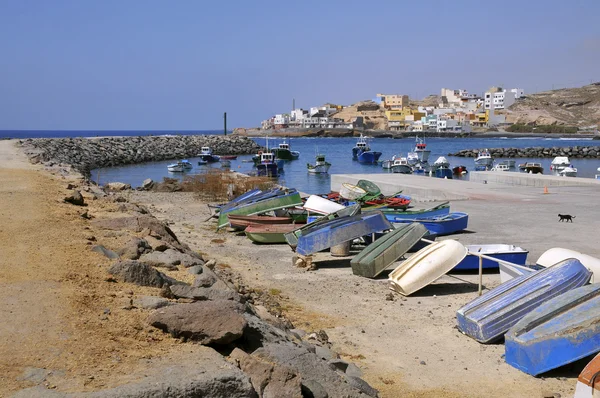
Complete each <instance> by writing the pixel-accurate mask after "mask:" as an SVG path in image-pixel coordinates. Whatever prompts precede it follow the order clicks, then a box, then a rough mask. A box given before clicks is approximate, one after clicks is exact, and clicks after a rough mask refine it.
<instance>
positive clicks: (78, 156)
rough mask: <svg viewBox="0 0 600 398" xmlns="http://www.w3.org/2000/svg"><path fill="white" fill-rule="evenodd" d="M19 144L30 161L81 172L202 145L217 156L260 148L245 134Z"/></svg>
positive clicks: (187, 152)
mask: <svg viewBox="0 0 600 398" xmlns="http://www.w3.org/2000/svg"><path fill="white" fill-rule="evenodd" d="M20 145H21V146H22V148H23V150H24V152H25V154H26V155H27V156H28V157H29V159H30V161H31V162H32V163H48V162H50V163H54V164H67V165H70V166H71V167H72V168H74V169H75V170H77V171H79V172H80V173H82V174H83V175H89V173H90V171H91V170H93V169H96V168H100V167H112V166H120V165H125V164H135V163H143V162H152V161H161V160H169V159H181V158H187V157H193V156H196V155H197V154H198V153H199V152H200V149H201V148H202V147H203V146H208V147H210V148H211V149H212V150H213V152H214V153H215V154H217V155H224V154H240V155H241V154H253V153H256V152H257V151H258V150H259V149H260V146H259V145H258V144H256V143H255V142H254V141H253V140H252V139H250V138H248V137H243V136H217V135H178V136H140V137H104V138H47V139H44V138H37V139H27V140H21V141H20ZM51 165H52V164H50V166H51Z"/></svg>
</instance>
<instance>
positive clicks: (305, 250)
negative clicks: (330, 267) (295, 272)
mask: <svg viewBox="0 0 600 398" xmlns="http://www.w3.org/2000/svg"><path fill="white" fill-rule="evenodd" d="M307 225H310V224H307ZM387 229H392V225H391V224H390V223H389V221H387V220H386V219H385V217H384V216H383V214H381V213H380V212H369V213H365V214H358V215H356V216H351V217H340V218H337V219H335V220H332V221H331V222H330V223H326V224H324V225H321V226H316V228H313V229H310V228H309V229H307V230H306V231H305V232H306V233H305V232H303V233H302V235H301V236H300V237H298V245H297V246H296V252H297V253H299V254H302V255H304V256H307V255H310V254H313V253H317V252H320V251H321V250H325V249H329V248H331V247H332V246H336V245H339V244H340V243H345V242H348V241H350V240H353V239H356V238H359V237H361V236H364V235H369V234H371V233H374V232H380V231H385V230H387Z"/></svg>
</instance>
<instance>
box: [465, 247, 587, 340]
mask: <svg viewBox="0 0 600 398" xmlns="http://www.w3.org/2000/svg"><path fill="white" fill-rule="evenodd" d="M591 276H592V273H591V272H590V271H588V269H587V268H585V267H584V266H583V264H581V263H580V262H579V260H575V259H572V258H570V259H568V260H565V261H562V262H560V263H558V264H556V265H554V266H552V267H550V268H546V269H543V270H541V271H538V272H534V273H531V274H528V275H523V276H520V277H518V278H514V279H511V280H510V281H508V282H506V283H503V284H501V285H500V286H497V287H496V288H494V289H492V290H490V291H489V292H486V293H485V294H483V295H482V296H481V297H478V298H476V299H475V300H473V301H471V302H470V303H468V304H467V305H465V306H463V307H462V308H461V309H459V310H458V311H457V312H456V320H457V322H458V329H459V330H460V331H461V332H463V333H464V334H466V335H467V336H469V337H472V338H474V339H475V340H477V341H479V342H480V343H489V342H492V341H494V340H497V339H499V338H501V337H502V336H503V335H504V333H506V332H507V331H508V329H510V328H511V327H513V326H514V325H515V324H516V323H517V322H519V320H521V319H522V318H523V317H524V316H525V315H527V314H528V313H529V312H531V311H533V310H534V309H536V308H537V307H539V306H540V305H542V304H543V303H545V302H547V301H548V300H550V299H552V298H554V297H557V296H559V295H561V294H563V293H565V292H568V291H569V290H572V289H575V288H577V287H580V286H583V285H585V284H586V283H588V281H589V280H590V277H591Z"/></svg>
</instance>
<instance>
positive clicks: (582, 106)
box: [507, 82, 600, 127]
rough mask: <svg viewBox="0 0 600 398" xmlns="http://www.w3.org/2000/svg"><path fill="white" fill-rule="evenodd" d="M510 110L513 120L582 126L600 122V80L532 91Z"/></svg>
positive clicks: (509, 120)
mask: <svg viewBox="0 0 600 398" xmlns="http://www.w3.org/2000/svg"><path fill="white" fill-rule="evenodd" d="M509 111H510V112H508V114H507V121H508V122H511V123H535V124H564V125H569V126H578V127H586V126H590V125H595V124H600V82H598V83H593V84H590V85H587V86H583V87H577V88H565V89H561V90H552V91H544V92H541V93H537V94H531V95H528V96H527V97H526V98H523V99H522V100H519V101H517V102H516V103H515V104H513V105H512V106H511V107H510V108H509Z"/></svg>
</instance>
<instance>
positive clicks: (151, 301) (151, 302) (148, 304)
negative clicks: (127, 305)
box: [133, 296, 172, 310]
mask: <svg viewBox="0 0 600 398" xmlns="http://www.w3.org/2000/svg"><path fill="white" fill-rule="evenodd" d="M133 305H134V306H136V307H138V308H143V309H146V310H156V309H158V308H162V307H166V306H168V305H172V303H171V302H170V301H169V300H167V299H165V298H162V297H156V296H140V297H137V298H135V299H134V300H133Z"/></svg>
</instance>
